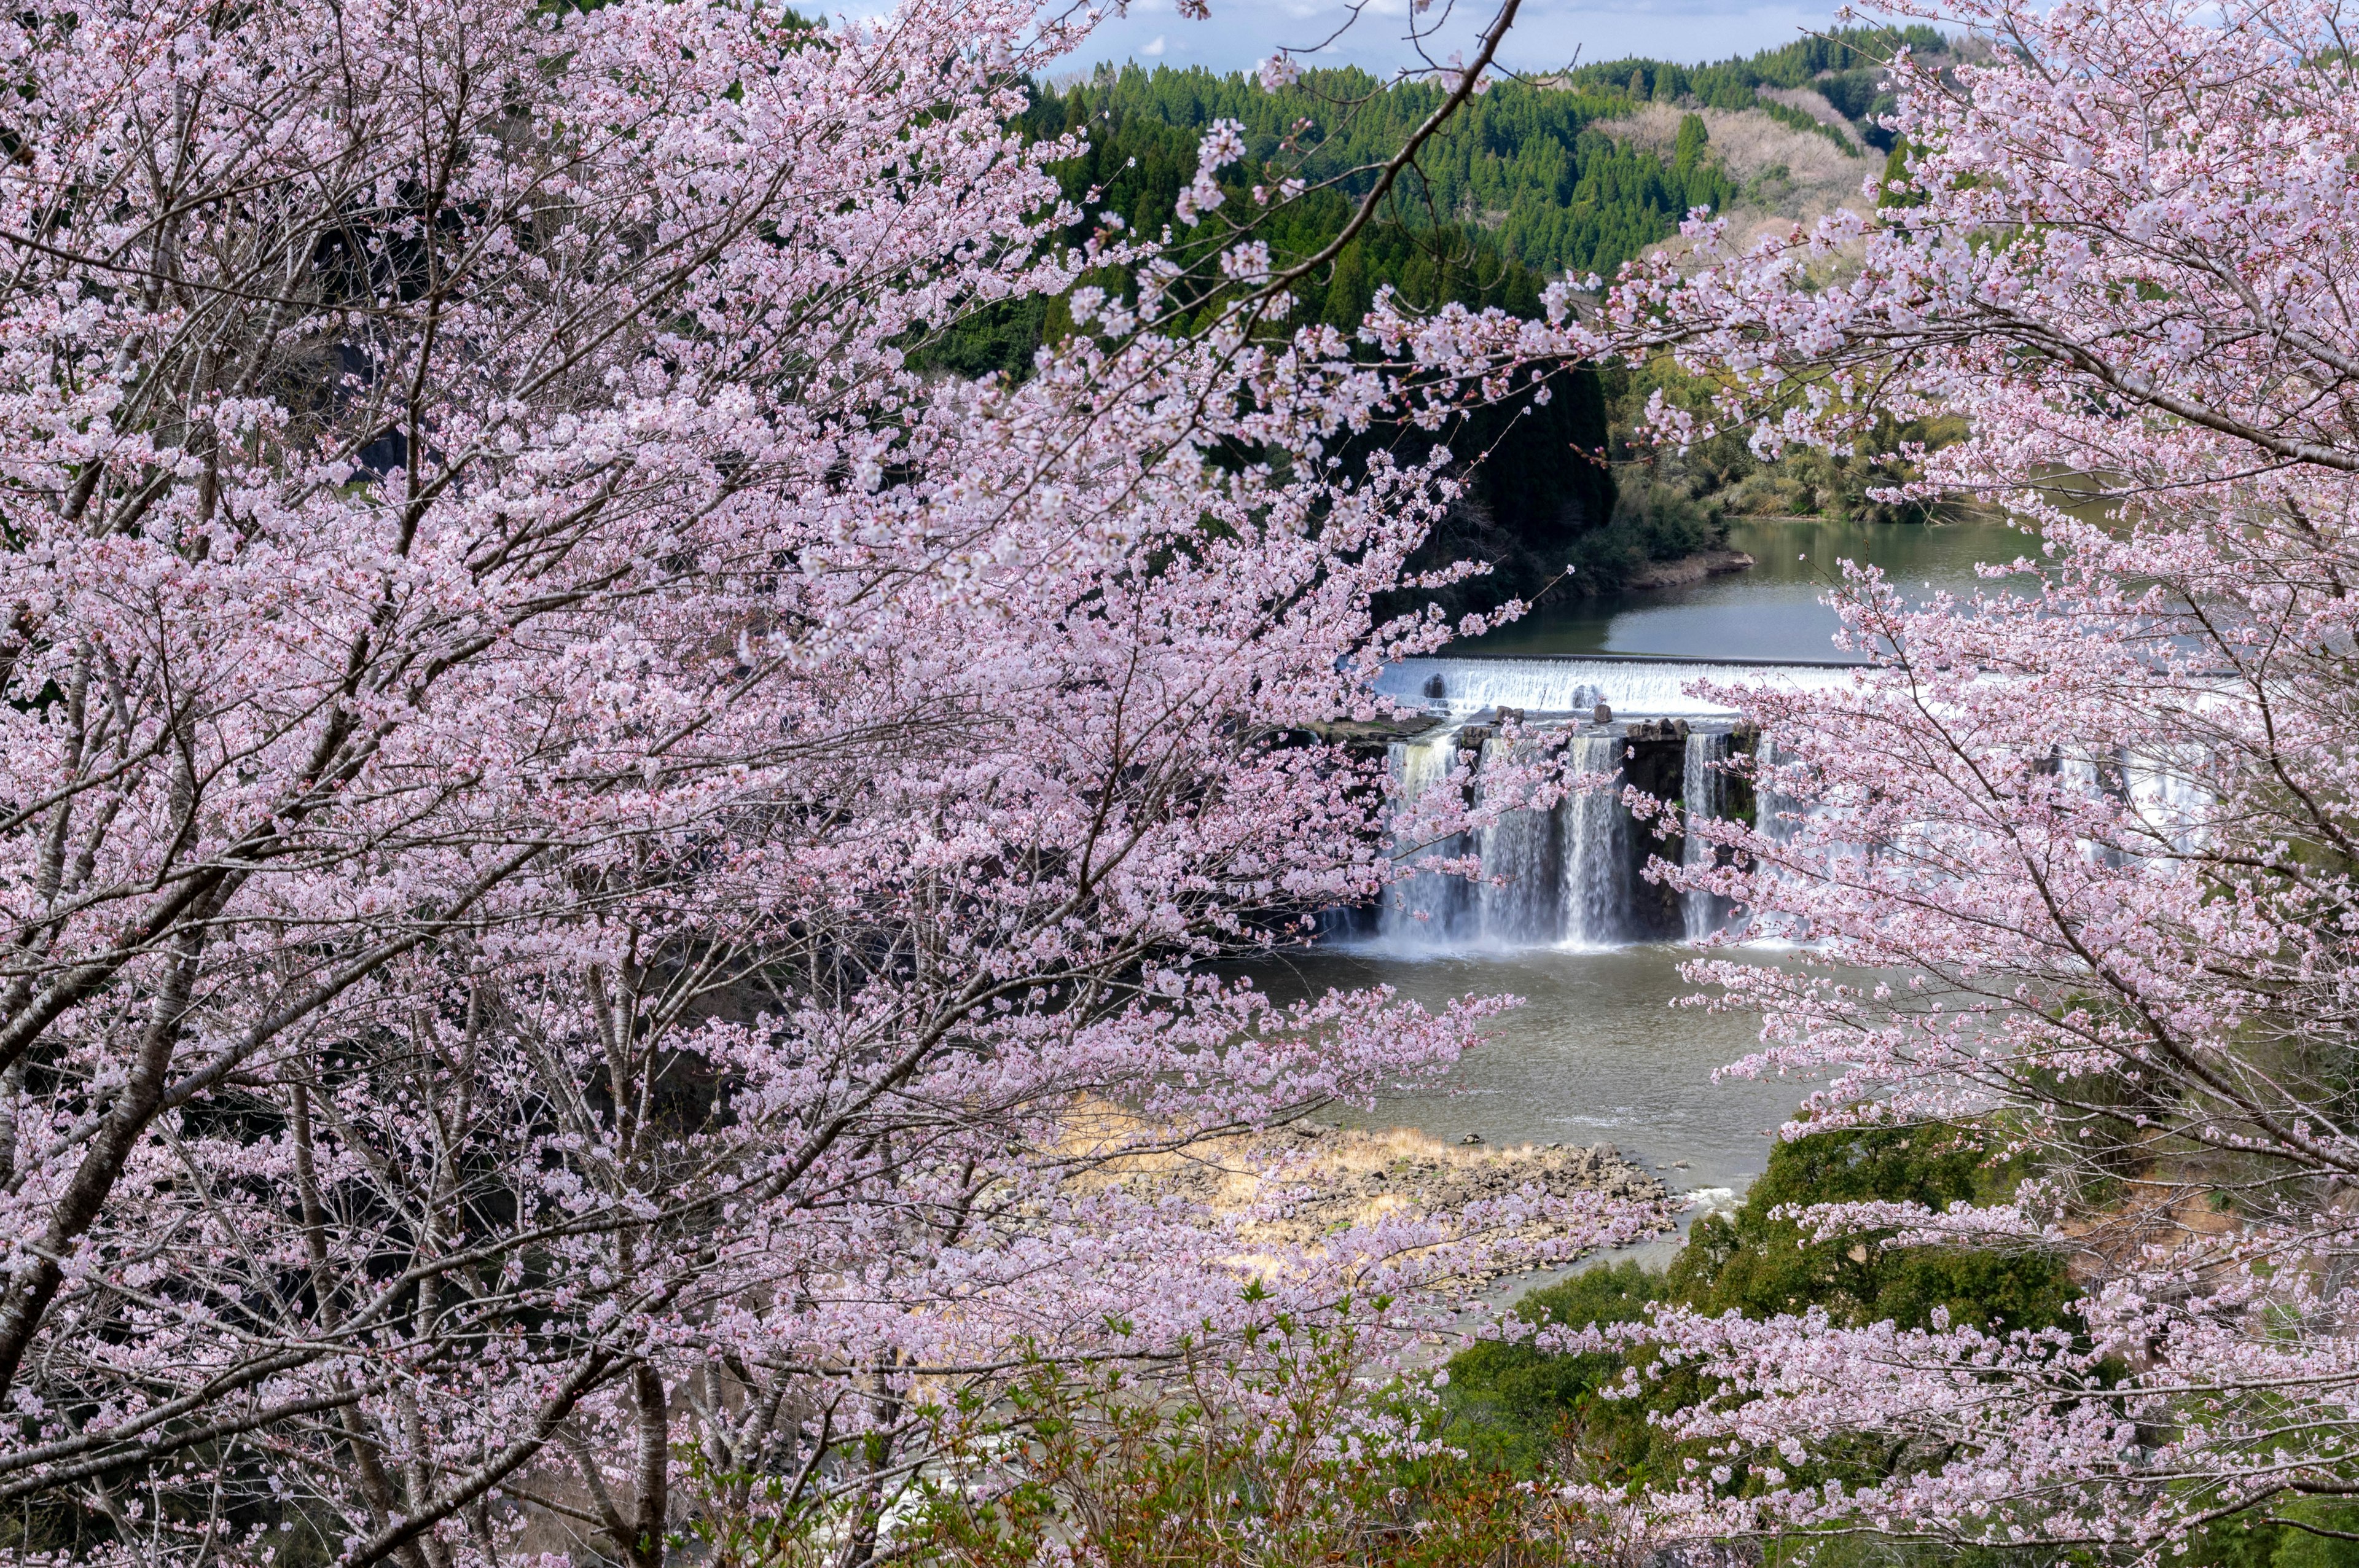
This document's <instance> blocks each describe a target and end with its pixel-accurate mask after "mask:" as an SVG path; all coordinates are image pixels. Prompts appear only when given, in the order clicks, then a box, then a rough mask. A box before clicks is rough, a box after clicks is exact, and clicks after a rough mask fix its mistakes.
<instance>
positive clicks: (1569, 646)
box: [1260, 522, 2029, 1212]
mask: <svg viewBox="0 0 2359 1568" xmlns="http://www.w3.org/2000/svg"><path fill="white" fill-rule="evenodd" d="M1731 534H1732V537H1731V539H1730V544H1731V546H1733V547H1734V548H1736V549H1740V550H1744V551H1745V552H1747V553H1748V554H1750V555H1752V556H1753V557H1754V558H1755V560H1756V562H1757V563H1758V564H1757V565H1756V567H1755V568H1753V569H1752V570H1750V571H1746V572H1743V573H1739V574H1732V575H1730V576H1726V577H1721V578H1715V579H1709V580H1707V581H1705V582H1703V583H1700V584H1697V585H1695V586H1693V587H1690V588H1686V589H1663V590H1658V591H1655V592H1651V593H1630V594H1623V595H1619V596H1615V597H1613V598H1600V599H1595V600H1581V601H1576V602H1574V603H1572V604H1571V605H1569V606H1567V607H1565V608H1563V609H1560V610H1556V611H1543V612H1542V613H1540V614H1538V615H1535V616H1534V617H1532V618H1530V619H1529V620H1527V621H1526V622H1520V623H1518V624H1517V625H1514V626H1511V627H1509V628H1507V629H1506V630H1505V631H1503V632H1500V633H1495V634H1494V635H1493V636H1491V637H1489V638H1485V639H1484V640H1482V641H1481V642H1479V643H1472V644H1468V645H1467V646H1466V647H1464V648H1463V649H1460V650H1452V652H1453V653H1457V652H1464V653H1469V654H1489V655H1520V656H1523V657H1526V658H1529V657H1533V656H1536V655H1548V654H1589V655H1598V654H1620V655H1629V656H1634V657H1646V656H1673V657H1686V658H1698V659H1712V660H1728V661H1734V662H1744V661H1751V660H1824V659H1832V658H1834V657H1837V656H1838V654H1837V651H1836V649H1835V648H1834V646H1833V644H1832V636H1833V634H1834V632H1835V629H1836V624H1837V622H1836V618H1835V615H1834V612H1833V611H1831V610H1829V609H1827V608H1826V607H1825V606H1824V605H1823V604H1821V603H1820V602H1819V600H1820V598H1821V595H1822V594H1823V593H1824V592H1825V590H1826V586H1827V584H1828V583H1829V582H1830V581H1831V580H1834V579H1837V578H1839V576H1840V568H1839V567H1838V565H1837V563H1838V562H1839V561H1840V560H1842V559H1843V558H1845V557H1849V558H1851V559H1854V560H1858V561H1861V562H1863V563H1872V564H1874V565H1876V566H1879V567H1882V568H1884V569H1885V570H1886V574H1887V575H1888V576H1889V577H1890V578H1891V579H1892V580H1893V581H1894V582H1895V583H1896V584H1897V585H1898V586H1900V587H1902V588H1903V589H1905V590H1907V591H1908V592H1909V593H1910V594H1911V595H1912V596H1921V595H1923V594H1925V593H1927V592H1930V591H1931V590H1934V589H1948V590H1951V591H1952V592H1959V593H1964V592H1970V591H1972V590H1973V588H1974V587H1975V586H1976V585H1977V579H1976V574H1975V571H1974V568H1975V565H1976V563H1977V562H1982V561H2002V562H2003V561H2011V560H2014V559H2016V558H2017V557H2018V556H2020V555H2023V554H2026V553H2028V551H2027V544H2028V543H2029V542H2028V541H2027V538H2026V536H2025V535H2021V534H2019V533H2016V532H2013V531H2011V530H2009V529H2006V528H2005V527H2003V526H1999V525H1995V524H1944V525H1940V526H1923V525H1913V524H1886V525H1882V526H1868V525H1846V524H1828V523H1818V522H1796V523H1780V522H1749V523H1745V524H1738V525H1736V526H1735V527H1734V528H1732V530H1731ZM1501 667H1502V668H1504V667H1506V666H1501ZM1672 673H1673V672H1671V671H1669V670H1666V671H1665V672H1663V674H1664V675H1665V676H1669V675H1671V674H1672ZM1802 673H1807V672H1802ZM1674 684H1675V685H1676V683H1674ZM1735 955H1736V956H1738V957H1754V958H1756V960H1757V961H1761V962H1776V961H1777V956H1776V955H1775V954H1774V953H1772V952H1766V951H1760V950H1754V949H1745V948H1738V949H1736V950H1735ZM1691 957H1694V952H1693V949H1692V948H1690V947H1688V946H1685V945H1684V944H1682V943H1677V942H1641V943H1633V944H1629V945H1625V946H1597V945H1595V944H1593V943H1581V942H1565V943H1560V944H1550V945H1516V944H1512V943H1507V944H1502V943H1499V942H1496V941H1487V942H1486V941H1484V940H1483V939H1481V938H1479V937H1478V938H1475V939H1472V940H1468V941H1465V942H1463V943H1462V944H1461V945H1457V946H1452V945H1451V943H1450V942H1448V941H1439V942H1437V941H1435V940H1433V939H1431V938H1430V937H1421V938H1419V939H1418V940H1415V941H1402V940H1399V939H1398V938H1397V937H1396V938H1392V939H1387V938H1385V937H1382V936H1372V937H1363V938H1361V939H1358V940H1348V939H1347V940H1339V941H1334V942H1332V943H1331V944H1329V945H1327V946H1324V947H1322V949H1321V950H1318V951H1314V952H1311V953H1309V954H1305V955H1301V956H1299V957H1294V958H1292V959H1290V960H1289V961H1288V963H1286V964H1285V965H1284V966H1282V967H1275V968H1270V969H1268V970H1266V971H1265V972H1263V974H1262V975H1261V976H1260V979H1261V980H1262V983H1264V984H1265V985H1266V986H1267V987H1268V988H1269V989H1271V990H1272V991H1273V992H1276V993H1277V994H1279V995H1281V996H1295V995H1301V994H1306V993H1310V994H1315V993H1317V992H1321V991H1323V990H1325V989H1328V988H1329V987H1331V986H1332V987H1338V988H1344V987H1352V986H1363V985H1371V984H1378V983H1381V984H1386V985H1390V986H1393V987H1394V988H1396V989H1397V990H1398V991H1399V992H1401V994H1403V995H1404V996H1406V997H1408V998H1410V999H1413V1000H1419V1001H1422V1002H1425V1003H1427V1004H1429V1005H1439V1004H1440V1003H1442V1002H1445V1001H1447V1000H1450V999H1451V998H1453V997H1460V996H1466V995H1470V994H1473V995H1486V996H1488V995H1498V994H1502V993H1506V994H1512V995H1515V996H1517V997H1520V998H1522V999H1523V1005H1522V1006H1521V1007H1520V1008H1518V1009H1517V1010H1516V1011H1513V1012H1511V1013H1509V1014H1507V1015H1506V1017H1505V1018H1504V1019H1503V1020H1502V1021H1501V1022H1499V1023H1498V1024H1497V1025H1496V1026H1495V1028H1494V1029H1493V1031H1492V1032H1491V1034H1490V1036H1489V1038H1488V1039H1487V1041H1486V1042H1485V1044H1484V1045H1483V1046H1482V1047H1481V1048H1480V1049H1478V1050H1476V1051H1474V1052H1472V1053H1470V1054H1468V1055H1467V1056H1466V1057H1465V1059H1464V1060H1463V1061H1462V1063H1461V1064H1460V1065H1459V1066H1458V1068H1457V1069H1456V1070H1455V1071H1454V1073H1453V1074H1452V1075H1451V1078H1450V1080H1449V1081H1448V1083H1447V1084H1446V1085H1445V1086H1444V1087H1443V1088H1442V1089H1441V1090H1440V1092H1436V1091H1435V1090H1432V1089H1427V1090H1424V1091H1421V1092H1418V1093H1406V1094H1401V1095H1397V1096H1394V1097H1392V1098H1387V1099H1385V1100H1382V1101H1380V1102H1379V1104H1378V1105H1377V1107H1376V1108H1375V1111H1374V1113H1373V1114H1359V1113H1353V1114H1352V1115H1350V1116H1348V1117H1347V1118H1345V1119H1348V1120H1351V1121H1353V1122H1357V1123H1361V1124H1364V1125H1374V1126H1402V1125H1406V1126H1413V1127H1417V1128H1419V1129H1422V1130H1425V1131H1427V1132H1429V1133H1431V1134H1433V1135H1434V1136H1436V1137H1439V1138H1442V1139H1444V1140H1447V1141H1458V1140H1459V1139H1462V1138H1463V1137H1465V1136H1466V1135H1467V1134H1469V1133H1472V1134H1474V1135H1476V1136H1478V1137H1480V1138H1482V1139H1483V1140H1484V1141H1486V1142H1491V1143H1521V1142H1525V1141H1531V1142H1537V1143H1550V1142H1565V1143H1582V1144H1590V1143H1612V1144H1614V1145H1616V1146H1617V1147H1619V1148H1620V1149H1621V1150H1622V1151H1623V1152H1624V1153H1625V1154H1629V1155H1632V1156H1635V1157H1636V1158H1637V1159H1639V1160H1641V1161H1642V1162H1645V1163H1647V1165H1649V1166H1651V1167H1652V1168H1653V1169H1654V1170H1656V1172H1657V1173H1658V1174H1660V1175H1661V1176H1662V1177H1663V1178H1664V1180H1665V1181H1666V1182H1667V1183H1668V1184H1669V1185H1670V1187H1671V1188H1672V1190H1673V1191H1675V1192H1685V1193H1689V1194H1690V1195H1692V1197H1693V1198H1694V1200H1695V1203H1696V1205H1697V1208H1696V1210H1695V1211H1694V1212H1701V1211H1702V1210H1704V1209H1708V1208H1712V1207H1717V1206H1723V1205H1726V1204H1728V1203H1730V1202H1731V1201H1732V1200H1733V1199H1734V1198H1735V1197H1737V1196H1740V1195H1742V1194H1743V1192H1744V1190H1745V1186H1746V1184H1748V1183H1749V1182H1750V1181H1751V1180H1752V1179H1753V1177H1755V1176H1756V1175H1757V1174H1759V1173H1760V1172H1761V1170H1762V1167H1763V1165H1764V1163H1765V1162H1766V1161H1767V1157H1768V1150H1769V1147H1770V1134H1771V1133H1772V1132H1774V1130H1776V1129H1777V1126H1778V1125H1779V1124H1780V1123H1781V1122H1782V1121H1784V1120H1785V1119H1786V1118H1787V1117H1788V1115H1789V1114H1790V1113H1791V1111H1792V1110H1793V1108H1795V1106H1796V1105H1797V1104H1798V1103H1799V1100H1800V1098H1801V1097H1802V1096H1803V1095H1804V1094H1805V1093H1807V1092H1808V1086H1806V1085H1803V1084H1799V1083H1797V1082H1794V1081H1791V1080H1785V1081H1780V1080H1776V1079H1772V1080H1769V1081H1767V1082H1753V1081H1745V1080H1730V1079H1723V1080H1722V1081H1719V1082H1715V1081H1714V1070H1715V1069H1717V1068H1719V1067H1722V1066H1724V1065H1727V1064H1729V1063H1731V1062H1734V1061H1735V1060H1736V1059H1738V1058H1739V1057H1741V1056H1743V1055H1745V1054H1746V1052H1747V1051H1748V1050H1750V1049H1751V1047H1752V1044H1753V1042H1754V1040H1755V1037H1756V1029H1757V1022H1756V1020H1754V1019H1752V1018H1749V1017H1746V1016H1744V1015H1741V1014H1723V1013H1714V1012H1710V1011H1705V1010H1704V1009H1702V1008H1701V1007H1696V1006H1691V1005H1690V1006H1683V1005H1680V1001H1681V999H1683V998H1688V997H1690V996H1692V995H1693V994H1694V993H1695V991H1696V989H1697V988H1696V987H1694V986H1693V985H1691V984H1690V983H1689V982H1688V981H1687V980H1685V979H1683V978H1682V977H1681V976H1680V965H1681V964H1682V963H1683V962H1684V961H1686V960H1688V959H1690V958H1691Z"/></svg>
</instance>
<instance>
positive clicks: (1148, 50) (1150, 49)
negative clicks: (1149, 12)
mask: <svg viewBox="0 0 2359 1568" xmlns="http://www.w3.org/2000/svg"><path fill="white" fill-rule="evenodd" d="M1138 52H1139V53H1140V54H1143V55H1145V56H1146V57H1147V59H1155V58H1157V57H1158V56H1159V55H1160V54H1162V52H1163V35H1162V34H1161V33H1158V34H1156V35H1155V36H1154V37H1153V38H1149V39H1147V42H1145V43H1143V44H1141V45H1139V46H1138Z"/></svg>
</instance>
